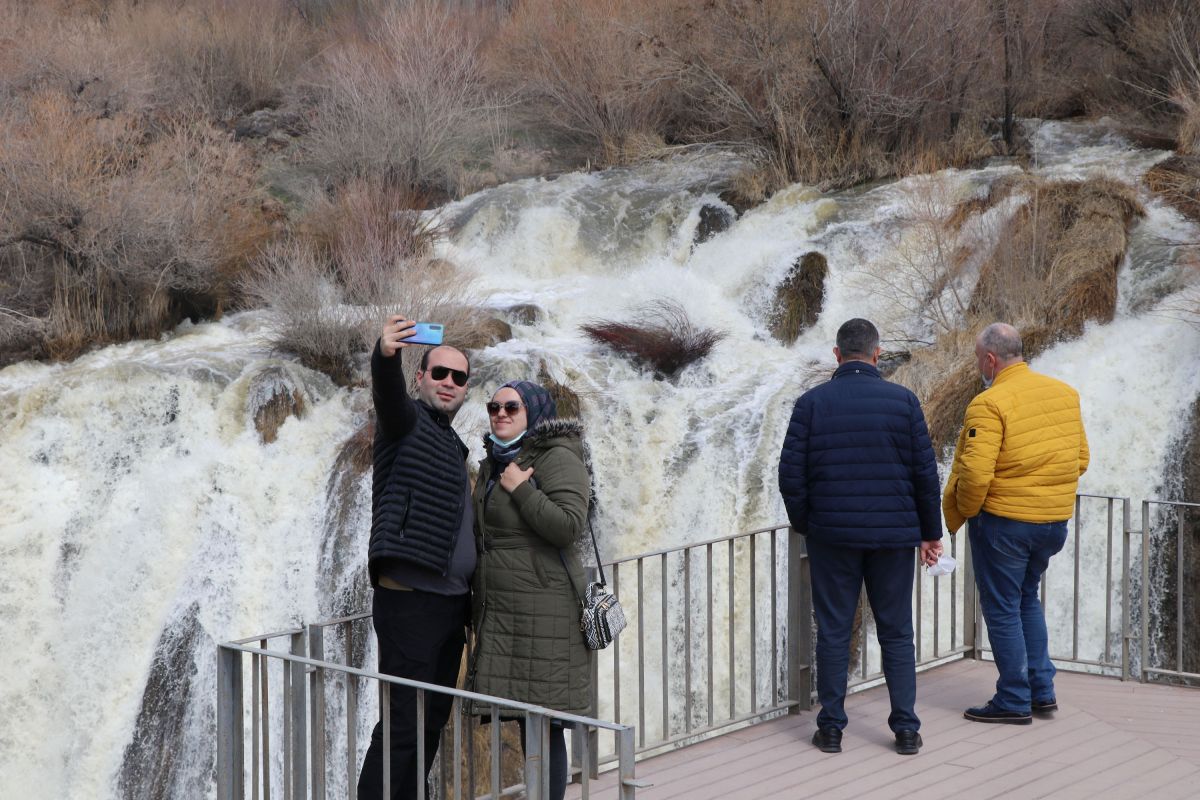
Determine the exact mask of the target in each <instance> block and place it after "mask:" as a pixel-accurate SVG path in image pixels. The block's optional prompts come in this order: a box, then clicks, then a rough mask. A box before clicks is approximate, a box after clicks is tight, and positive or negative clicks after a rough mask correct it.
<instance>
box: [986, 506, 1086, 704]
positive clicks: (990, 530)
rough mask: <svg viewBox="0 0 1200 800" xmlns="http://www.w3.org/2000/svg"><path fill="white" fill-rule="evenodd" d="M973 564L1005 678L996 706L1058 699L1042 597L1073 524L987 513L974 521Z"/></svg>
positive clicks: (994, 701) (1001, 679)
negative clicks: (1044, 580)
mask: <svg viewBox="0 0 1200 800" xmlns="http://www.w3.org/2000/svg"><path fill="white" fill-rule="evenodd" d="M969 532H970V537H971V564H972V565H973V567H974V569H975V585H976V586H977V587H979V605H980V608H981V609H982V610H983V618H984V620H985V621H986V622H987V627H988V640H989V641H990V642H991V644H992V655H993V656H994V657H995V659H996V670H997V671H998V672H999V673H1000V677H999V678H998V679H997V681H996V694H995V696H994V697H993V698H992V705H994V706H996V707H997V708H1000V709H1003V710H1005V711H1016V712H1020V713H1026V712H1028V711H1029V709H1030V702H1031V701H1033V700H1037V701H1039V702H1041V701H1047V700H1052V699H1054V672H1055V669H1054V665H1053V664H1052V663H1050V651H1049V645H1048V643H1047V636H1046V614H1045V612H1044V611H1043V610H1042V602H1041V600H1040V599H1039V598H1038V589H1039V588H1040V585H1041V580H1042V574H1043V573H1045V571H1046V567H1048V566H1049V565H1050V557H1051V556H1053V555H1054V554H1055V553H1057V552H1058V551H1059V550H1062V548H1063V544H1064V543H1065V542H1066V541H1067V523H1066V521H1065V520H1064V521H1063V522H1021V521H1019V520H1015V519H1006V518H1004V517H998V516H996V515H995V514H989V513H987V512H986V511H983V512H980V514H979V516H977V517H975V518H974V519H972V520H971V524H970V527H969Z"/></svg>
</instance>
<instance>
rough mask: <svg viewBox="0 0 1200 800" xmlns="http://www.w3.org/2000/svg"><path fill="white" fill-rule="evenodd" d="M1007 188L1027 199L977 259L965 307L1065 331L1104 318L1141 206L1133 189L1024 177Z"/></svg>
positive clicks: (1075, 331)
mask: <svg viewBox="0 0 1200 800" xmlns="http://www.w3.org/2000/svg"><path fill="white" fill-rule="evenodd" d="M1009 190H1010V191H1018V190H1019V191H1023V192H1025V193H1027V194H1028V196H1029V200H1028V202H1027V203H1026V204H1025V205H1024V206H1022V208H1021V209H1020V210H1019V211H1018V212H1017V213H1016V214H1015V215H1014V216H1013V218H1012V219H1011V220H1010V222H1009V223H1008V226H1007V228H1006V230H1004V231H1002V232H1001V234H1000V237H999V239H998V244H997V247H996V249H995V251H994V252H993V255H992V257H991V258H990V259H988V260H987V261H986V262H985V263H984V265H983V268H982V270H981V273H980V276H979V281H978V283H977V284H976V286H975V291H974V293H973V295H972V297H971V305H970V311H971V313H972V314H974V315H975V316H978V317H981V318H991V319H1003V320H1008V321H1010V322H1012V323H1013V324H1016V325H1018V326H1020V325H1022V324H1026V325H1043V324H1046V325H1049V327H1050V328H1052V329H1053V330H1055V331H1058V332H1059V333H1060V334H1062V335H1067V336H1076V335H1078V334H1079V333H1080V332H1081V331H1082V329H1083V324H1084V323H1085V322H1087V321H1090V320H1098V321H1102V322H1107V321H1109V320H1111V319H1112V315H1113V311H1114V307H1115V304H1116V280H1117V270H1118V269H1119V267H1120V265H1121V261H1122V259H1123V258H1124V256H1125V249H1126V246H1127V245H1128V233H1129V229H1130V226H1131V225H1132V224H1133V221H1134V219H1135V218H1137V217H1139V216H1141V215H1142V214H1143V213H1144V211H1143V209H1142V207H1141V204H1140V203H1139V202H1138V200H1137V197H1136V195H1135V193H1134V191H1133V189H1132V188H1130V187H1129V186H1127V185H1125V184H1123V183H1119V182H1117V181H1113V180H1108V179H1103V178H1097V179H1091V180H1086V181H1069V182H1057V183H1048V182H1045V181H1042V180H1040V179H1036V178H1026V179H1024V180H1023V181H1022V182H1021V184H1020V185H1019V186H1013V187H1010V189H1009Z"/></svg>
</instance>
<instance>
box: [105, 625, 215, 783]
mask: <svg viewBox="0 0 1200 800" xmlns="http://www.w3.org/2000/svg"><path fill="white" fill-rule="evenodd" d="M198 613H199V605H198V604H196V603H192V604H191V605H190V606H188V608H187V609H185V610H184V611H183V612H182V614H181V615H180V616H178V617H177V618H175V619H173V620H172V621H171V623H170V624H169V625H168V626H167V627H166V628H165V629H164V630H163V632H162V634H161V635H160V636H159V640H158V644H157V645H156V646H155V648H154V662H153V663H152V664H151V665H150V677H149V679H148V680H147V681H146V688H145V690H144V692H143V694H142V707H141V708H140V709H139V710H138V716H137V722H136V723H135V725H134V733H133V739H132V741H130V742H129V744H128V745H127V746H126V747H125V757H124V758H123V759H122V760H121V763H122V766H121V774H120V777H119V779H118V780H119V784H120V788H119V793H120V796H121V797H144V798H147V800H167V798H172V797H187V796H193V795H192V791H193V790H194V789H196V788H197V787H185V786H184V785H182V784H183V782H184V775H185V773H186V772H188V770H186V769H184V768H183V763H182V761H181V760H180V759H179V758H177V756H178V755H179V754H180V753H181V752H183V751H185V749H186V748H185V747H184V737H185V732H186V724H187V720H188V714H187V711H188V707H189V705H190V704H191V702H192V694H193V691H194V689H195V688H196V686H195V683H196V682H195V680H194V678H195V675H196V656H197V652H198V651H199V650H200V648H201V647H204V648H205V650H206V651H209V652H211V651H213V650H214V646H213V643H212V639H211V638H210V637H209V636H208V635H207V634H206V633H205V631H204V628H203V626H202V625H201V624H200V621H199V619H198V617H197V615H198ZM206 655H207V653H206ZM210 702H211V701H210Z"/></svg>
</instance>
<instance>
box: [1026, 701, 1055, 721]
mask: <svg viewBox="0 0 1200 800" xmlns="http://www.w3.org/2000/svg"><path fill="white" fill-rule="evenodd" d="M1032 706H1033V715H1034V716H1035V717H1052V716H1054V712H1055V711H1058V701H1057V700H1055V699H1054V698H1050V699H1049V700H1034V701H1033V703H1032Z"/></svg>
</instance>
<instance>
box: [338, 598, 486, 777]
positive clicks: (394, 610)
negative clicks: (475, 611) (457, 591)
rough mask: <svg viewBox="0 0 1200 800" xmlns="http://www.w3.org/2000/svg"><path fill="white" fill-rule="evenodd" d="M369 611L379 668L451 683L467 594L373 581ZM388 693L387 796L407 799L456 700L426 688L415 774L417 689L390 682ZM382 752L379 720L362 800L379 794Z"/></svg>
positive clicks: (366, 766)
mask: <svg viewBox="0 0 1200 800" xmlns="http://www.w3.org/2000/svg"><path fill="white" fill-rule="evenodd" d="M371 612H372V614H373V615H374V619H373V622H374V625H375V635H376V637H377V638H378V640H379V671H380V672H383V673H387V674H389V675H395V676H397V677H400V678H412V679H413V680H418V681H424V682H426V683H437V684H440V685H442V686H454V684H455V682H456V681H457V680H458V668H459V665H460V663H461V660H462V653H463V647H464V645H465V644H466V633H465V628H466V625H467V622H468V619H469V618H470V615H471V601H470V595H469V594H462V595H458V596H454V597H447V596H445V595H439V594H433V593H431V592H421V591H416V590H413V591H398V590H394V589H385V588H383V587H376V589H375V596H374V598H373V599H372V601H371ZM391 693H392V698H391V719H390V724H391V736H392V741H391V745H392V748H391V749H392V752H391V800H408V798H415V797H416V796H417V785H418V784H417V781H418V780H425V779H426V776H427V775H428V774H429V768H430V767H431V766H432V765H433V759H434V757H435V756H436V755H437V751H438V742H439V739H440V737H441V732H442V728H443V727H444V726H445V724H446V720H448V719H449V718H450V710H451V708H452V707H453V702H454V701H453V698H451V697H449V696H448V695H442V694H434V693H432V692H427V693H426V694H425V730H424V731H423V732H422V735H424V737H425V764H424V769H422V770H421V772H420V776H419V777H418V773H417V693H416V691H415V690H413V689H406V688H403V687H400V686H394V685H393V686H392V689H391ZM383 758H384V752H383V721H382V720H380V722H379V723H377V724H376V725H375V730H374V731H373V732H372V733H371V744H370V747H368V748H367V756H366V758H365V759H364V760H363V768H362V772H360V773H359V776H358V796H359V798H360V800H383Z"/></svg>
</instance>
